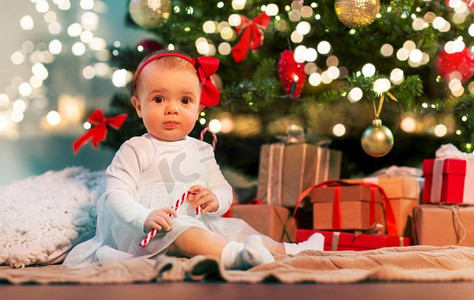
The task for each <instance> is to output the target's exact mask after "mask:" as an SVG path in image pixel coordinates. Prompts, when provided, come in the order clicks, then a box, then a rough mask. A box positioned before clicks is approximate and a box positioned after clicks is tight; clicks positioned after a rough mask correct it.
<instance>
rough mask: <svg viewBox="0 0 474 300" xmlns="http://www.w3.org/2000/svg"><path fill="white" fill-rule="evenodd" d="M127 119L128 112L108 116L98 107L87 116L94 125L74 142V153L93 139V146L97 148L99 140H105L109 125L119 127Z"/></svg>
mask: <svg viewBox="0 0 474 300" xmlns="http://www.w3.org/2000/svg"><path fill="white" fill-rule="evenodd" d="M126 119H127V114H121V115H118V116H115V117H110V118H106V117H105V115H104V112H103V111H102V109H100V108H98V109H96V110H95V111H94V112H93V113H92V114H91V115H90V116H89V118H87V121H88V122H89V123H91V124H92V125H93V127H92V128H91V129H90V130H89V131H88V132H86V133H85V134H83V135H82V136H80V137H79V138H78V139H77V140H75V141H74V143H73V144H72V149H73V151H74V153H77V151H79V149H80V148H81V147H82V146H84V145H85V144H87V142H88V141H89V140H92V146H93V147H94V148H97V147H98V146H99V142H101V141H103V140H105V138H106V136H107V125H109V126H110V127H112V128H114V129H119V128H120V127H121V126H122V124H123V123H124V122H125V120H126Z"/></svg>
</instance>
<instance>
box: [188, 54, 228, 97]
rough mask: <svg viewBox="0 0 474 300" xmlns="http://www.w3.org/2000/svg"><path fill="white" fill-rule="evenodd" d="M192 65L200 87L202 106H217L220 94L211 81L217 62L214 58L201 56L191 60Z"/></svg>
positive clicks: (217, 65)
mask: <svg viewBox="0 0 474 300" xmlns="http://www.w3.org/2000/svg"><path fill="white" fill-rule="evenodd" d="M193 64H194V67H195V68H196V71H197V73H198V76H199V80H200V81H201V85H202V92H201V104H202V105H204V106H214V105H217V104H218V103H219V97H220V94H221V93H220V92H219V90H218V89H217V88H216V86H215V85H214V83H213V82H212V81H211V75H213V74H215V73H216V72H217V68H218V67H219V60H218V59H217V58H215V57H209V56H201V57H196V58H195V59H193Z"/></svg>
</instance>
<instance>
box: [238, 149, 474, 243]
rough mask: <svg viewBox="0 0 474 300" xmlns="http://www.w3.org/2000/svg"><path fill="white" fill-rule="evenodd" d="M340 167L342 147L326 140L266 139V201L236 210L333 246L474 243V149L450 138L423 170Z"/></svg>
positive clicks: (261, 184) (262, 187) (261, 227)
mask: <svg viewBox="0 0 474 300" xmlns="http://www.w3.org/2000/svg"><path fill="white" fill-rule="evenodd" d="M420 163H421V162H420ZM340 167H341V153H340V152H338V151H335V150H331V149H329V148H327V147H321V146H317V145H312V144H309V143H306V142H301V141H298V142H293V143H291V142H286V143H275V144H269V145H263V146H262V148H261V157H260V166H259V168H260V169H259V178H258V192H257V200H259V201H260V202H261V204H253V205H235V206H234V207H233V209H232V214H231V216H233V217H239V218H242V219H244V220H245V221H247V222H248V223H249V224H250V225H252V226H253V227H254V228H255V229H256V230H258V231H260V232H261V233H264V234H266V235H269V236H270V237H272V238H273V239H275V240H277V241H290V242H300V241H304V240H306V239H307V238H308V237H309V236H311V234H313V233H315V232H320V233H322V234H323V235H324V237H325V245H324V250H328V251H339V250H356V251H360V250H370V249H377V248H381V247H400V246H410V245H413V244H419V245H434V246H442V245H462V246H471V247H474V154H466V153H462V152H459V151H458V150H457V149H456V148H455V147H454V146H452V145H443V146H442V147H441V148H440V149H439V150H438V151H437V152H436V159H426V160H424V161H423V170H421V169H416V168H410V167H397V166H392V167H390V168H386V169H383V170H380V171H378V172H376V173H374V174H372V175H370V176H367V177H364V178H351V179H343V180H340V179H339V172H340ZM303 204H304V205H303ZM301 211H306V212H307V211H309V212H310V215H309V216H308V215H307V214H300V213H299V212H301ZM295 217H296V222H295V220H294V219H295ZM306 218H307V220H306ZM301 219H305V220H301ZM308 221H309V222H308ZM301 224H306V225H307V224H309V225H308V226H301Z"/></svg>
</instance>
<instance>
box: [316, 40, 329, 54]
mask: <svg viewBox="0 0 474 300" xmlns="http://www.w3.org/2000/svg"><path fill="white" fill-rule="evenodd" d="M316 49H317V50H318V52H319V53H320V54H323V55H325V54H328V53H329V52H330V51H331V44H329V42H328V41H321V42H319V43H318V46H317V48H316Z"/></svg>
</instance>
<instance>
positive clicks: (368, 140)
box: [360, 119, 393, 157]
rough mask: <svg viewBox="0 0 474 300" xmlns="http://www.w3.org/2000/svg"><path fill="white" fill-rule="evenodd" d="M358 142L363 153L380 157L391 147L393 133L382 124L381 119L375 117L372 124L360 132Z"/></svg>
mask: <svg viewBox="0 0 474 300" xmlns="http://www.w3.org/2000/svg"><path fill="white" fill-rule="evenodd" d="M360 143H361V145H362V149H364V151H365V153H367V154H368V155H370V156H373V157H381V156H384V155H386V154H387V153H389V152H390V150H391V149H392V147H393V134H392V132H391V131H390V129H388V128H387V127H386V126H384V125H382V120H380V119H375V120H373V121H372V125H370V126H369V127H367V128H366V129H365V130H364V132H363V133H362V138H361V141H360Z"/></svg>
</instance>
